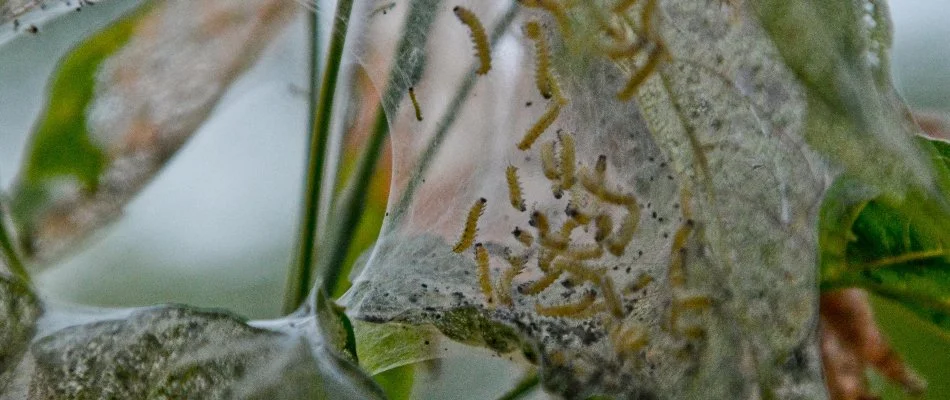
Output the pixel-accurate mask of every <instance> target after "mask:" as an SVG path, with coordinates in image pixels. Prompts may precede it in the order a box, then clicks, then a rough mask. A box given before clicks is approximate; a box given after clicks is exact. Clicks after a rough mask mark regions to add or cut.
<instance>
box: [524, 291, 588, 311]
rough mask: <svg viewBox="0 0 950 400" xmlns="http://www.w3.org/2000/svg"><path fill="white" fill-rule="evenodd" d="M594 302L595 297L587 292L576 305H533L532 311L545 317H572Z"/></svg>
mask: <svg viewBox="0 0 950 400" xmlns="http://www.w3.org/2000/svg"><path fill="white" fill-rule="evenodd" d="M596 300H597V296H596V295H595V294H594V293H593V292H587V293H585V294H584V297H583V298H581V299H580V300H579V301H577V302H576V303H570V304H562V305H557V306H544V305H541V303H535V305H534V311H535V312H537V313H538V315H543V316H546V317H572V316H575V315H577V314H580V313H582V312H584V311H585V310H587V309H588V308H590V306H591V305H593V304H594V301H596Z"/></svg>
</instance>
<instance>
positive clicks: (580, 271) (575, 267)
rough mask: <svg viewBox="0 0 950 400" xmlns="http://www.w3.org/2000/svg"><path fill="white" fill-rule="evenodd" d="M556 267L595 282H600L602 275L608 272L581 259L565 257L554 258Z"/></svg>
mask: <svg viewBox="0 0 950 400" xmlns="http://www.w3.org/2000/svg"><path fill="white" fill-rule="evenodd" d="M554 269H555V270H561V271H567V272H570V273H571V275H573V276H576V277H577V278H579V279H582V280H585V281H588V282H592V283H595V284H597V283H600V281H601V277H602V276H603V275H604V273H605V272H606V271H605V269H604V268H603V267H591V266H589V265H586V264H584V263H583V262H581V261H577V260H572V259H569V258H563V257H558V258H557V259H555V260H554Z"/></svg>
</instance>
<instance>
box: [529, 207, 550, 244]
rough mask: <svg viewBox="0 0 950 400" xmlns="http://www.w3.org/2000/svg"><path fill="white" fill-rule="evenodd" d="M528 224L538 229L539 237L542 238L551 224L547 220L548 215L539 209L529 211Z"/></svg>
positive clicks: (548, 231) (548, 230)
mask: <svg viewBox="0 0 950 400" xmlns="http://www.w3.org/2000/svg"><path fill="white" fill-rule="evenodd" d="M528 225H531V226H533V227H535V228H536V229H537V230H538V237H539V238H544V237H545V236H547V235H548V233H550V231H551V224H550V223H549V222H548V216H547V215H545V214H544V213H543V212H540V211H535V212H533V213H531V219H529V220H528Z"/></svg>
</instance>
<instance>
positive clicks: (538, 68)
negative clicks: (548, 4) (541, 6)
mask: <svg viewBox="0 0 950 400" xmlns="http://www.w3.org/2000/svg"><path fill="white" fill-rule="evenodd" d="M524 31H525V36H527V37H528V38H530V39H531V40H533V41H534V49H535V70H534V83H535V85H536V86H537V87H538V91H539V92H541V96H542V97H544V98H545V99H550V98H551V96H552V94H553V90H552V88H551V85H552V83H553V82H554V79H552V77H551V53H550V52H549V50H548V41H547V39H545V38H544V33H542V32H541V24H539V23H538V22H537V21H530V22H528V23H527V24H525V27H524Z"/></svg>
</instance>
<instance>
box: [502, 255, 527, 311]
mask: <svg viewBox="0 0 950 400" xmlns="http://www.w3.org/2000/svg"><path fill="white" fill-rule="evenodd" d="M506 258H507V260H508V264H509V266H508V268H507V269H505V272H503V273H502V275H501V279H499V280H498V303H499V304H502V305H505V306H511V305H512V304H513V302H512V301H511V282H512V281H513V280H514V279H515V276H518V274H520V273H521V272H522V271H524V267H525V263H526V262H527V258H526V257H524V256H513V255H510V254H509V255H508V256H507V257H506Z"/></svg>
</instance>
